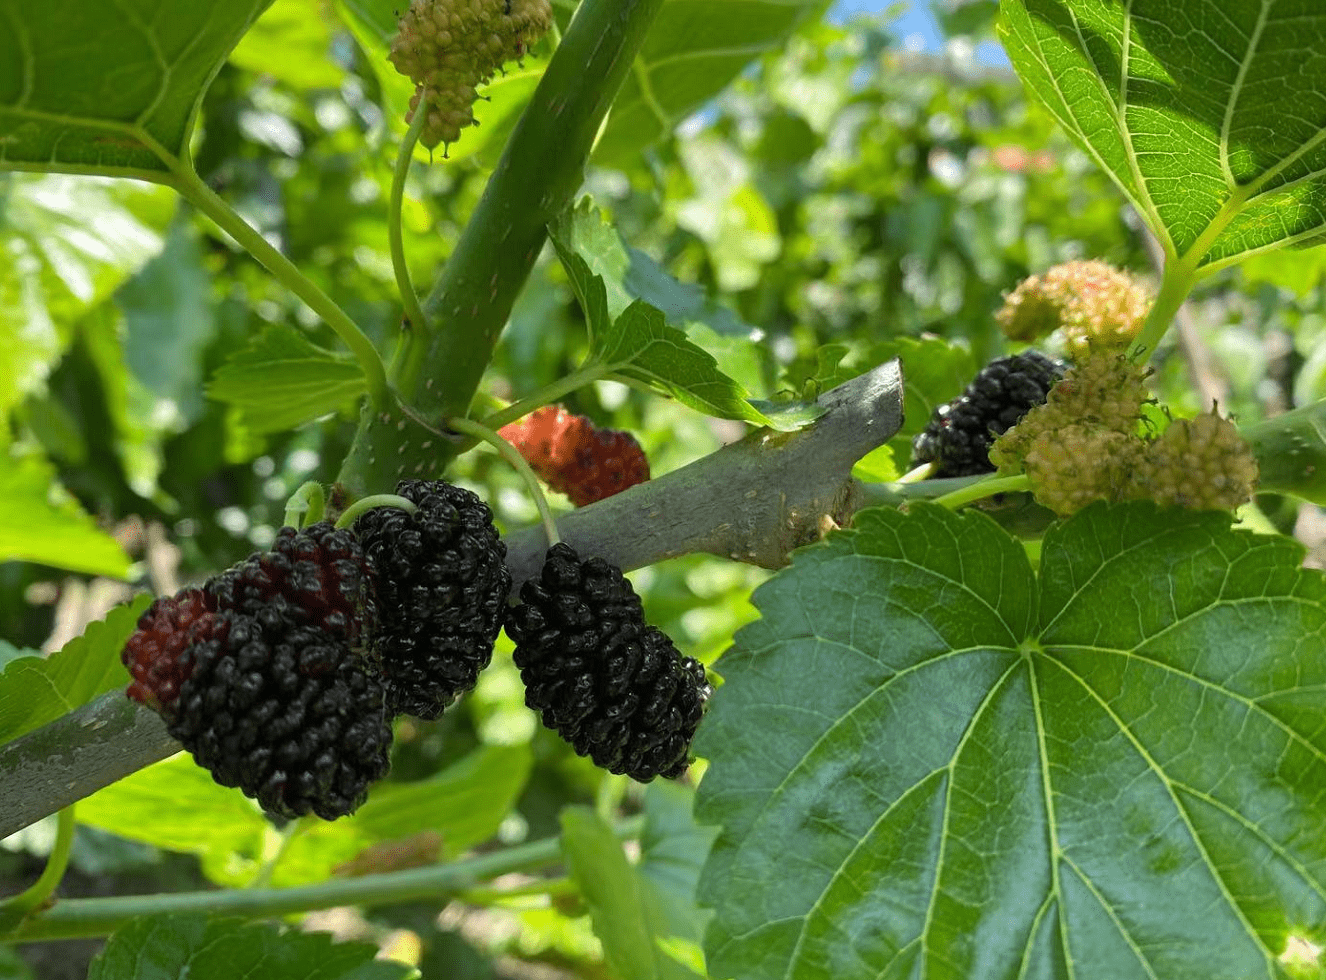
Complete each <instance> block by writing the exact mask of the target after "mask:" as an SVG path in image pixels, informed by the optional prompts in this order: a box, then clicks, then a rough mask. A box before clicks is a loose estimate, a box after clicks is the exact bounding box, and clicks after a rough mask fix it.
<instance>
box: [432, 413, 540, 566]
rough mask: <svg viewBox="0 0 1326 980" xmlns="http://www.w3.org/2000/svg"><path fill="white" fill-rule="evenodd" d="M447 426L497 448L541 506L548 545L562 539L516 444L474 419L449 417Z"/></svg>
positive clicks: (535, 501) (535, 504)
mask: <svg viewBox="0 0 1326 980" xmlns="http://www.w3.org/2000/svg"><path fill="white" fill-rule="evenodd" d="M447 428H450V429H455V430H456V431H457V432H461V433H464V434H465V435H467V436H473V437H474V438H476V439H482V440H483V441H484V442H486V443H488V445H490V446H492V447H493V448H494V449H496V450H497V451H498V452H499V453H500V454H501V455H502V458H503V459H504V460H506V461H507V462H508V463H510V464H511V465H512V466H513V467H515V470H516V472H517V473H519V474H520V478H521V479H522V480H524V481H525V487H526V488H527V489H528V490H529V492H530V496H531V497H533V498H534V506H535V507H537V508H539V520H540V521H542V522H543V533H544V534H546V535H547V536H548V547H549V548H551V547H552V546H553V545H555V544H557V542H559V541H561V540H562V539H561V536H560V535H559V534H558V533H557V522H556V521H554V520H553V516H552V511H551V510H549V508H548V498H547V497H545V496H544V495H543V487H541V486H539V478H538V477H537V476H535V475H534V471H533V470H532V469H530V468H529V463H527V462H525V457H524V456H522V455H520V452H519V451H518V450H517V449H516V447H515V446H513V445H511V443H509V442H507V441H506V440H505V439H503V438H502V437H501V436H499V435H498V434H497V433H496V432H494V431H493V430H492V429H490V428H488V427H487V426H485V425H483V424H481V423H479V422H475V421H474V420H473V419H461V418H453V419H447Z"/></svg>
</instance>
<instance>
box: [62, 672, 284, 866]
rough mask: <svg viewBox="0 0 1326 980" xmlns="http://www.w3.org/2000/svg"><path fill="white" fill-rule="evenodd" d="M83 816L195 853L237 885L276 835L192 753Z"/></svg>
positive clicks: (95, 802)
mask: <svg viewBox="0 0 1326 980" xmlns="http://www.w3.org/2000/svg"><path fill="white" fill-rule="evenodd" d="M120 669H121V671H123V669H124V668H123V667H121V668H120ZM127 676H128V675H127V674H126V675H125V678H126V679H127ZM78 819H79V821H80V822H82V823H85V824H87V825H88V826H90V827H98V828H100V829H101V830H106V831H110V832H111V833H113V834H117V835H119V836H120V837H126V838H128V839H129V840H136V841H141V842H143V843H144V844H151V845H153V846H154V847H161V848H165V849H166V850H171V851H183V852H185V853H189V854H197V855H198V856H199V857H201V858H203V859H204V867H205V869H206V870H207V871H208V872H209V874H210V875H211V876H212V877H215V878H217V879H218V880H220V881H228V882H230V883H233V884H247V883H248V881H249V880H250V879H251V878H252V876H253V874H254V873H255V871H256V868H257V864H256V861H257V858H258V857H259V855H261V853H262V848H263V841H264V839H265V837H266V836H267V835H269V834H274V833H275V831H274V830H272V828H271V824H269V823H268V822H267V818H266V817H264V816H263V814H262V810H261V809H260V808H259V807H258V804H256V803H255V802H254V801H253V800H250V799H249V798H248V797H246V796H245V795H244V794H243V793H241V792H240V791H239V790H237V789H230V788H229V787H226V786H221V785H219V784H218V783H217V782H216V780H214V779H213V778H212V774H211V773H210V772H209V771H208V770H206V769H204V768H203V767H202V766H199V765H198V764H197V763H195V762H194V761H193V756H191V755H189V754H188V753H187V752H181V753H179V754H178V755H174V756H172V757H171V758H169V759H166V760H164V761H162V762H158V763H156V764H154V765H151V766H148V767H147V768H146V769H140V770H138V772H136V773H134V774H133V775H131V776H127V777H126V778H124V779H121V780H119V781H118V782H115V783H111V784H110V785H109V786H107V787H105V788H104V789H101V790H98V791H97V792H96V793H94V794H93V795H92V796H89V797H88V798H87V799H85V800H83V801H81V802H80V803H79V804H78Z"/></svg>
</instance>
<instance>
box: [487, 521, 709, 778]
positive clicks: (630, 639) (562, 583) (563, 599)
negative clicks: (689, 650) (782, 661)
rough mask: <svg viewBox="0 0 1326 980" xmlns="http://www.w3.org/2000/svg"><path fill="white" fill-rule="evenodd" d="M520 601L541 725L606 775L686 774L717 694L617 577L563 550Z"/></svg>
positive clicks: (522, 647)
mask: <svg viewBox="0 0 1326 980" xmlns="http://www.w3.org/2000/svg"><path fill="white" fill-rule="evenodd" d="M520 598H521V604H520V605H518V606H516V607H515V608H514V609H512V611H511V613H510V615H509V617H508V620H507V633H508V634H509V635H510V636H511V638H512V639H513V640H515V642H516V650H515V663H516V666H517V667H519V668H520V675H521V678H522V679H523V680H524V682H525V703H526V704H527V705H529V707H531V708H533V709H534V710H536V711H538V712H539V713H540V714H541V716H542V719H543V723H544V724H545V725H546V726H548V727H549V728H552V729H554V730H555V731H556V732H557V733H558V734H559V735H561V736H562V738H564V739H566V741H568V742H569V743H570V744H571V746H572V747H573V748H574V749H575V750H576V752H577V753H578V754H580V755H587V756H589V757H590V758H591V759H592V760H593V761H594V764H595V765H597V766H601V767H602V768H604V769H607V770H608V771H609V772H613V773H618V774H625V775H627V776H630V777H631V778H633V779H636V780H639V781H640V782H648V781H649V780H651V779H653V778H654V777H655V776H664V777H666V778H674V777H676V776H680V775H681V774H682V773H683V772H685V771H686V767H687V766H688V765H689V763H690V757H689V752H690V744H691V739H692V738H693V736H694V735H695V730H696V728H697V726H698V725H699V724H700V718H701V716H702V715H703V714H704V705H705V702H706V700H707V699H708V697H709V694H710V692H711V688H710V686H709V684H708V682H707V681H706V679H705V673H704V667H703V666H701V665H700V663H699V662H698V661H696V660H694V659H693V658H690V657H683V656H681V654H680V653H679V652H678V651H677V648H676V647H675V646H673V644H672V641H671V640H670V639H668V637H667V635H666V634H665V633H663V631H662V630H660V629H658V628H657V627H654V626H650V625H649V624H648V623H647V622H645V618H644V610H643V608H642V606H641V604H640V598H639V597H638V596H637V595H636V594H635V590H634V589H632V588H631V583H630V582H628V581H627V580H626V578H625V576H623V575H622V573H621V571H620V569H617V568H615V567H614V566H612V565H609V564H608V563H607V562H606V561H604V560H603V559H601V558H590V559H589V560H587V561H581V560H580V556H579V555H577V554H576V552H575V551H574V549H572V548H571V547H569V546H568V545H566V544H558V545H555V546H553V547H552V548H550V549H549V551H548V556H547V560H546V561H545V562H544V565H543V570H542V572H541V574H540V576H539V578H538V579H534V580H531V581H528V582H526V583H525V584H524V585H523V586H522V587H521V590H520Z"/></svg>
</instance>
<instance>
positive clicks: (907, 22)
mask: <svg viewBox="0 0 1326 980" xmlns="http://www.w3.org/2000/svg"><path fill="white" fill-rule="evenodd" d="M893 5H894V0H839V2H838V3H836V4H834V7H833V11H832V13H831V14H830V16H831V17H832V18H833V19H834V20H845V19H846V18H848V17H850V16H851V15H852V14H860V13H878V12H879V11H881V10H883V9H884V8H885V7H889V6H893ZM893 30H894V32H895V33H896V34H897V35H898V38H899V39H900V40H901V39H907V38H909V37H911V38H914V39H916V40H917V41H920V42H922V44H923V50H926V51H934V50H937V49H938V48H939V47H940V46H941V45H942V44H943V35H942V34H941V33H940V30H939V23H938V22H937V21H936V20H935V18H934V15H933V14H932V13H931V12H930V3H929V0H911V2H910V3H908V4H907V5H906V9H905V10H903V12H902V14H901V16H899V17H897V18H895V19H894V21H893ZM922 44H914V46H916V47H922Z"/></svg>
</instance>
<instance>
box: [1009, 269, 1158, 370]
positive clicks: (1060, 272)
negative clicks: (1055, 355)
mask: <svg viewBox="0 0 1326 980" xmlns="http://www.w3.org/2000/svg"><path fill="white" fill-rule="evenodd" d="M1150 308H1151V297H1150V295H1149V294H1148V293H1147V291H1146V290H1145V289H1143V288H1142V287H1141V286H1140V285H1138V284H1137V282H1135V281H1134V280H1133V278H1132V277H1131V276H1130V275H1129V274H1128V273H1126V272H1122V271H1120V270H1119V269H1116V268H1114V267H1113V266H1111V265H1108V264H1107V263H1105V262H1099V261H1090V262H1065V263H1063V264H1062V265H1056V266H1053V267H1052V268H1050V269H1049V270H1048V271H1047V272H1046V273H1045V274H1044V275H1042V276H1030V277H1028V278H1027V279H1024V280H1023V281H1022V282H1020V283H1019V284H1018V287H1017V288H1016V289H1015V290H1013V292H1011V293H1010V294H1009V295H1008V296H1007V297H1006V298H1005V300H1004V305H1003V308H1002V309H1000V311H999V312H998V313H997V314H995V319H996V320H997V321H998V322H999V325H1000V327H1002V328H1003V331H1004V334H1005V335H1006V336H1008V337H1009V338H1011V339H1013V340H1035V339H1036V338H1037V337H1042V336H1045V335H1046V334H1048V333H1050V332H1051V331H1053V330H1056V329H1060V328H1062V330H1063V332H1064V340H1065V342H1066V344H1067V346H1068V349H1069V351H1070V356H1074V357H1076V356H1079V355H1082V354H1085V353H1088V352H1090V351H1093V350H1115V351H1122V350H1124V349H1125V348H1127V347H1128V345H1129V344H1131V343H1132V341H1133V338H1134V337H1136V336H1137V332H1138V331H1139V330H1140V329H1141V328H1142V323H1143V321H1144V320H1145V319H1146V315H1147V313H1148V312H1150Z"/></svg>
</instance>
